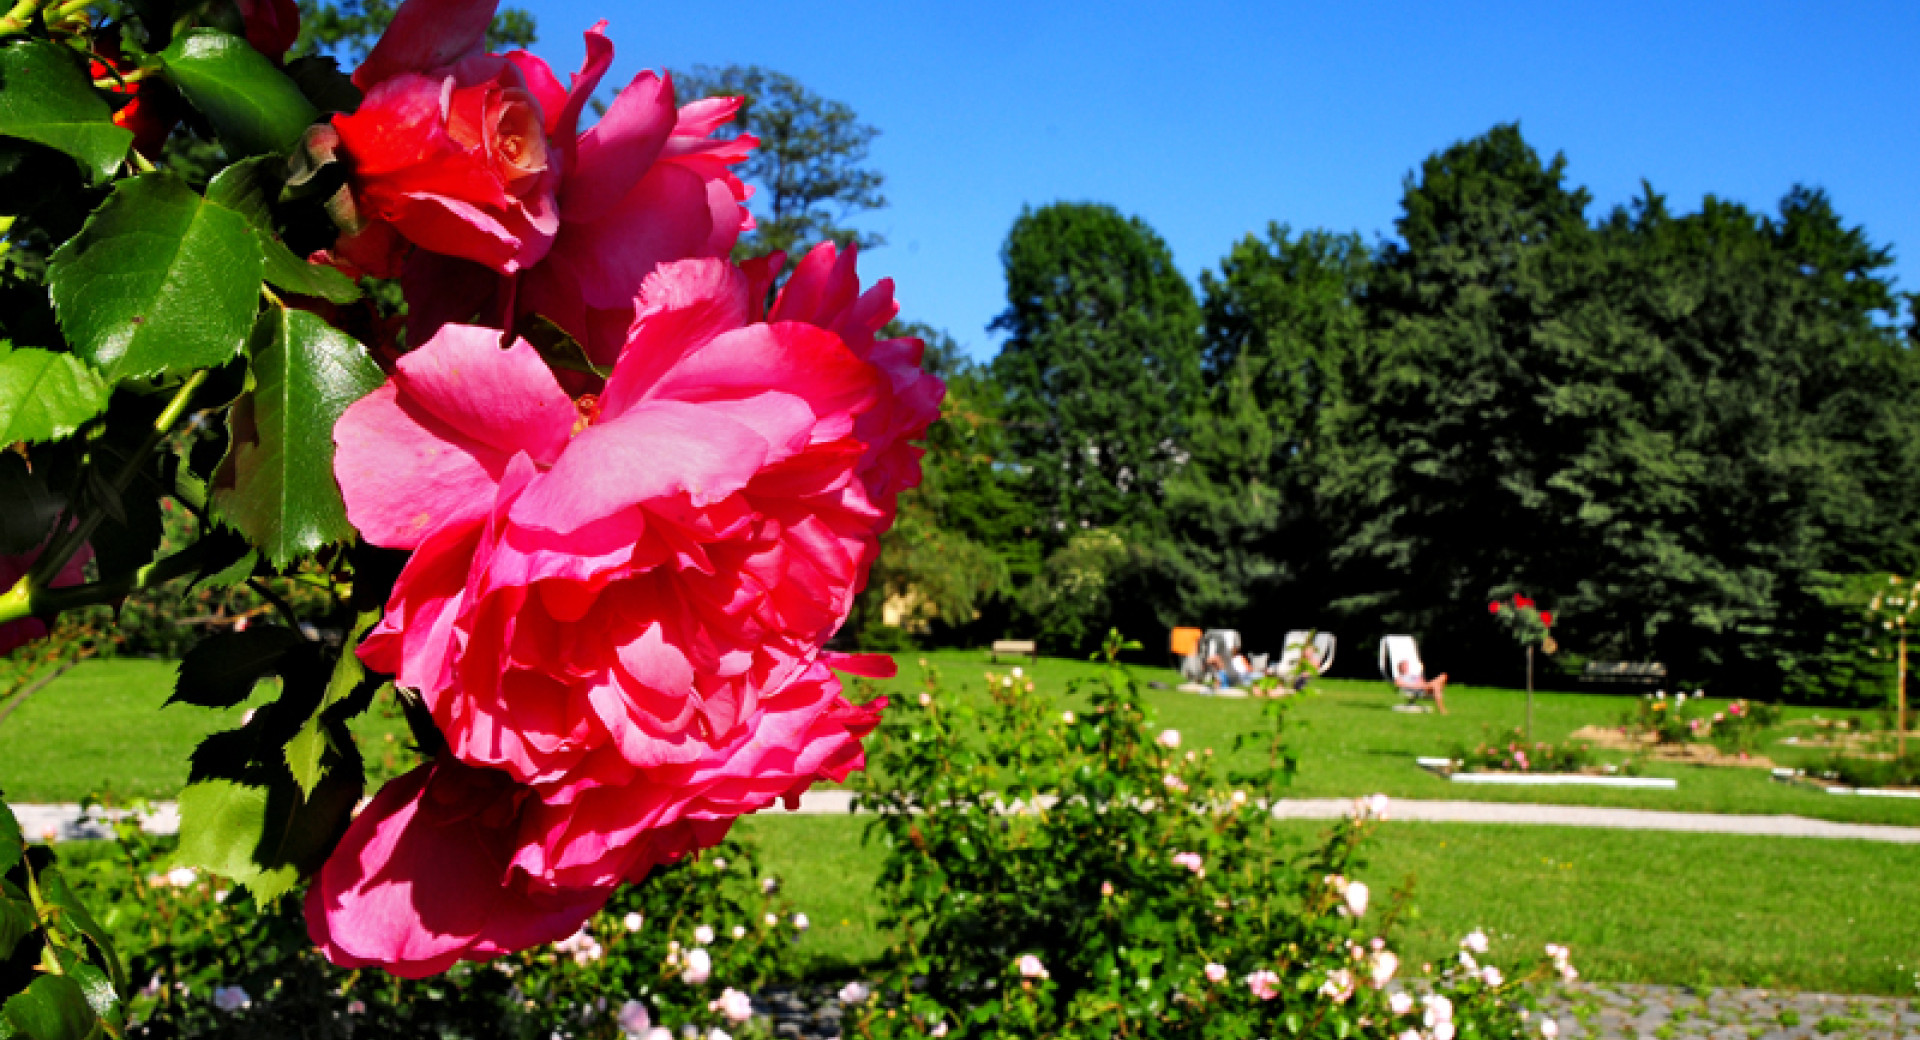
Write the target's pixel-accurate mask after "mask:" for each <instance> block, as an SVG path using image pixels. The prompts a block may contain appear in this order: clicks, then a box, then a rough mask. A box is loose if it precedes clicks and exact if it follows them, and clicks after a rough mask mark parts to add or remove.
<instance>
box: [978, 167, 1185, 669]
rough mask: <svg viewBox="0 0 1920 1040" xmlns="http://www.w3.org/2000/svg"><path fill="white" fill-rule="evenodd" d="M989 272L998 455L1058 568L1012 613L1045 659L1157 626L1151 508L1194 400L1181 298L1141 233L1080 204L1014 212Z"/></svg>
mask: <svg viewBox="0 0 1920 1040" xmlns="http://www.w3.org/2000/svg"><path fill="white" fill-rule="evenodd" d="M1001 259H1002V262H1003V263H1004V265H1005V268H1006V277H1007V309H1006V311H1004V312H1003V313H1002V314H1001V315H1000V316H999V317H998V318H996V319H995V320H994V327H995V328H997V329H1000V330H1002V331H1004V332H1006V333H1007V340H1006V342H1005V344H1004V345H1003V347H1002V349H1001V352H1000V354H999V356H998V357H996V358H995V359H994V363H993V373H994V375H995V377H996V378H997V379H998V381H999V383H1000V385H1001V386H1002V387H1003V388H1004V389H1005V392H1006V395H1007V398H1006V411H1005V415H1006V422H1007V433H1008V441H1009V445H1010V447H1011V448H1012V455H1013V458H1014V459H1015V460H1016V463H1017V466H1018V473H1019V477H1020V484H1021V488H1022V491H1023V493H1024V495H1025V496H1026V498H1027V500H1028V501H1029V502H1030V503H1031V504H1032V507H1033V508H1034V510H1035V512H1036V513H1037V514H1038V516H1039V518H1040V520H1041V532H1040V533H1041V537H1042V539H1043V540H1044V541H1043V544H1045V545H1046V546H1047V548H1048V549H1049V551H1050V552H1051V553H1053V554H1055V555H1059V554H1062V553H1064V554H1067V555H1066V556H1063V557H1061V558H1060V559H1058V560H1053V561H1050V562H1049V563H1048V564H1047V565H1045V566H1043V568H1042V574H1041V578H1042V579H1044V581H1045V584H1044V585H1043V586H1042V587H1041V589H1040V591H1037V592H1031V593H1030V594H1029V595H1028V596H1026V597H1025V602H1026V605H1027V610H1028V613H1029V615H1030V617H1031V618H1033V619H1037V620H1036V621H1035V623H1037V624H1040V625H1042V627H1043V631H1042V632H1041V635H1042V637H1043V638H1048V639H1050V641H1051V642H1052V643H1053V645H1055V646H1056V647H1059V648H1061V649H1066V648H1068V647H1071V648H1073V649H1082V648H1084V647H1085V645H1086V644H1087V643H1088V642H1089V641H1090V640H1091V639H1093V638H1095V637H1096V636H1097V634H1098V633H1100V632H1104V631H1105V630H1106V628H1107V626H1108V625H1110V624H1119V625H1121V627H1123V628H1124V629H1126V630H1129V631H1136V632H1143V631H1148V630H1151V629H1153V628H1155V627H1159V626H1165V625H1169V624H1173V623H1175V622H1177V621H1179V620H1180V614H1179V608H1178V603H1177V597H1176V596H1175V595H1173V594H1171V593H1170V592H1169V590H1168V588H1167V585H1168V584H1169V582H1170V581H1171V580H1176V579H1173V578H1172V577H1171V575H1170V573H1169V572H1170V571H1171V570H1173V569H1174V567H1175V561H1177V547H1175V546H1174V545H1173V544H1172V543H1171V542H1170V541H1169V538H1168V534H1169V526H1168V518H1167V514H1166V496H1167V483H1168V481H1169V479H1170V478H1172V477H1173V476H1174V475H1175V474H1176V473H1177V472H1178V471H1179V470H1180V469H1181V467H1183V466H1185V465H1186V464H1187V463H1188V461H1189V459H1190V457H1191V451H1190V447H1189V433H1190V427H1189V422H1188V420H1189V417H1190V416H1191V415H1192V411H1193V408H1194V404H1195V402H1196V399H1197V398H1198V396H1199V394H1200V390H1201V376H1200V308H1199V304H1198V302H1197V301H1196V300H1195V299H1194V295H1193V288H1192V287H1191V286H1190V285H1188V284H1187V281H1186V279H1185V278H1184V277H1183V276H1182V275H1181V274H1180V272H1179V270H1178V269H1177V268H1175V267H1174V263H1173V255H1172V253H1171V252H1170V251H1169V250H1168V249H1167V246H1166V243H1165V242H1163V241H1161V239H1160V236H1159V235H1157V234H1155V233H1154V231H1153V229H1152V228H1150V227H1148V226H1147V224H1146V223H1145V222H1144V221H1142V220H1140V219H1139V218H1138V217H1127V216H1123V215H1122V214H1121V213H1120V212H1119V211H1117V210H1115V209H1114V208H1113V207H1111V206H1105V205H1098V204H1092V203H1065V202H1062V203H1054V204H1052V205H1049V206H1045V207H1042V208H1040V209H1028V210H1025V211H1024V212H1022V213H1021V215H1020V217H1019V219H1018V220H1016V221H1015V222H1014V225H1013V229H1012V231H1011V232H1010V233H1009V234H1008V236H1007V241H1006V244H1005V246H1004V247H1003V248H1002V250H1001ZM1094 532H1104V533H1102V534H1098V535H1095V534H1094ZM1096 582H1097V583H1098V585H1099V588H1098V589H1095V588H1094V583H1096ZM1047 589H1053V590H1057V591H1056V592H1055V593H1047V592H1046V590H1047Z"/></svg>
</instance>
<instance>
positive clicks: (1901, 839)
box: [13, 791, 1920, 845]
mask: <svg viewBox="0 0 1920 1040" xmlns="http://www.w3.org/2000/svg"><path fill="white" fill-rule="evenodd" d="M787 811H789V810H786V809H784V808H780V807H778V806H776V807H775V808H774V809H772V810H771V812H774V813H785V812H787ZM795 811H797V812H799V813H801V814H805V815H816V816H829V815H844V814H846V813H850V812H852V811H853V792H851V791H808V792H807V793H806V794H804V795H802V796H801V798H800V806H799V808H798V809H797V810H795ZM1351 812H1353V802H1352V801H1351V800H1349V799H1344V798H1289V799H1285V800H1283V801H1281V802H1280V803H1279V804H1278V805H1276V806H1275V807H1274V813H1275V815H1277V816H1279V817H1281V818H1282V819H1295V820H1330V819H1335V818H1337V817H1341V816H1345V815H1347V814H1349V813H1351ZM13 813H14V816H15V817H17V818H18V819H19V820H20V827H21V830H23V831H24V832H25V833H26V834H27V835H28V836H29V838H37V839H47V838H51V839H53V840H56V841H70V840H74V839H78V838H105V837H109V835H108V833H107V831H106V829H105V828H104V827H103V826H102V825H101V824H100V823H99V822H98V821H96V820H92V819H89V818H87V817H86V816H85V815H84V814H83V813H81V811H80V807H79V806H78V805H76V804H72V803H64V804H51V805H46V804H42V805H35V804H31V803H29V804H20V805H15V806H13ZM1387 818H1388V819H1389V820H1412V821H1418V822H1423V823H1511V824H1533V825H1536V826H1549V827H1598V828H1604V829H1609V830H1641V831H1691V832H1696V833H1703V834H1751V835H1759V836H1763V837H1781V838H1838V839H1850V840H1854V841H1881V842H1891V843H1894V844H1900V845H1920V827H1895V826H1890V825H1887V824H1874V823H1835V822H1832V821H1830V820H1813V819H1808V818H1807V817H1804V816H1757V815H1736V814H1731V813H1694V812H1667V811H1663V810H1657V809H1618V808H1608V807H1604V806H1591V805H1539V804H1533V803H1525V802H1455V801H1437V800H1435V801H1427V800H1418V799H1395V800H1394V801H1393V802H1392V803H1391V805H1390V807H1389V809H1388V813H1387ZM145 826H146V829H147V830H149V831H152V832H154V833H156V834H171V833H173V832H175V831H177V830H178V829H179V827H180V817H179V814H178V813H177V812H176V811H175V807H174V804H173V803H172V802H156V803H154V806H153V810H152V813H151V814H150V815H149V816H148V817H147V819H146V823H145Z"/></svg>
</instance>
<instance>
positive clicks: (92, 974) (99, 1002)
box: [67, 964, 122, 1025]
mask: <svg viewBox="0 0 1920 1040" xmlns="http://www.w3.org/2000/svg"><path fill="white" fill-rule="evenodd" d="M67 977H68V978H70V979H72V980H73V981H75V982H77V983H79V984H80V992H81V993H82V994H84V995H85V996H86V998H87V1006H88V1007H90V1008H92V1009H93V1013H94V1014H95V1015H97V1016H99V1017H100V1019H101V1020H102V1021H105V1022H112V1023H114V1024H115V1025H118V1024H119V1023H120V1019H121V1011H122V1009H121V1006H120V992H119V991H118V990H117V989H115V988H114V984H113V980H112V979H109V978H107V973H106V972H104V971H101V970H100V969H99V968H96V967H94V966H93V965H91V964H76V965H74V966H73V967H71V968H68V969H67Z"/></svg>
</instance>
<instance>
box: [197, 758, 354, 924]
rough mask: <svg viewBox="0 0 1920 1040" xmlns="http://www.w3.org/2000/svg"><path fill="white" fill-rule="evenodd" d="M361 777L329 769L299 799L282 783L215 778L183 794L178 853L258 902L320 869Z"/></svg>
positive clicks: (343, 825)
mask: <svg viewBox="0 0 1920 1040" xmlns="http://www.w3.org/2000/svg"><path fill="white" fill-rule="evenodd" d="M360 787H361V785H360V781H359V779H358V778H356V777H347V776H344V775H342V774H341V773H339V772H332V773H329V774H328V775H327V776H326V777H325V778H323V779H322V780H321V782H320V784H319V786H318V787H316V788H315V789H314V794H313V797H312V798H310V799H309V798H302V797H301V795H300V790H299V788H298V787H297V786H296V785H295V784H294V783H293V782H292V780H291V778H287V779H286V780H285V782H279V781H272V782H251V781H243V780H227V779H212V780H202V781H200V782H199V783H194V784H189V785H187V787H186V789H185V790H183V791H181V792H180V850H179V853H178V854H177V856H176V858H177V859H178V860H179V861H180V862H182V863H186V864H190V865H193V866H197V867H200V868H202V869H205V870H208V871H211V872H213V873H215V874H220V875H223V876H225V877H229V878H232V879H233V880H234V882H235V883H237V884H242V885H245V886H247V888H248V890H250V891H251V892H252V893H253V894H254V897H255V898H257V899H260V900H262V901H266V900H270V899H273V898H275V897H277V896H279V895H280V894H282V893H284V892H286V891H287V890H288V889H290V888H292V887H293V885H294V884H295V883H296V882H297V881H299V879H300V875H301V874H302V873H303V872H305V871H310V870H314V869H317V868H318V867H319V866H320V864H321V863H322V862H324V861H325V860H326V857H327V853H329V852H330V851H332V849H333V845H334V843H335V842H336V841H338V840H339V837H340V834H341V832H342V831H344V830H345V829H346V825H347V822H348V820H349V819H350V817H351V813H352V810H353V806H354V804H355V803H356V802H358V801H359V799H360Z"/></svg>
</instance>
